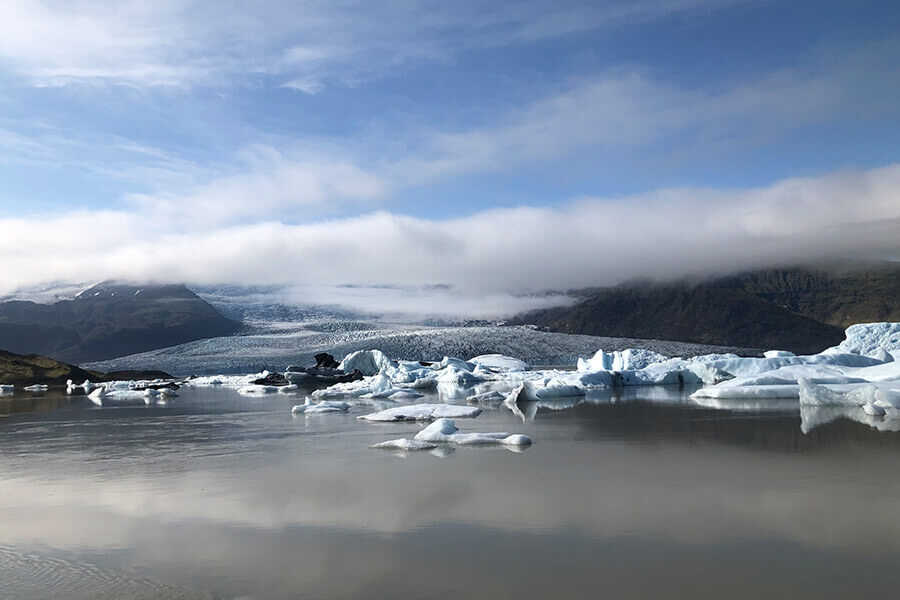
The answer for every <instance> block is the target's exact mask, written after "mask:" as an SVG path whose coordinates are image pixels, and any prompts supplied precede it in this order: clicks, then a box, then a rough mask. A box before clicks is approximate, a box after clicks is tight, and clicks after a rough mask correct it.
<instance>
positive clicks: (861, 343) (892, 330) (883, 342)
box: [825, 323, 900, 356]
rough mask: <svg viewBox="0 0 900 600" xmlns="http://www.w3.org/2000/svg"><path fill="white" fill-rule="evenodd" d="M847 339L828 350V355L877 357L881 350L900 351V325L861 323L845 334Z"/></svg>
mask: <svg viewBox="0 0 900 600" xmlns="http://www.w3.org/2000/svg"><path fill="white" fill-rule="evenodd" d="M845 336H846V339H845V340H844V341H843V342H841V343H840V344H838V345H837V346H834V347H833V348H829V349H828V350H826V351H825V352H826V353H842V352H850V353H853V354H862V355H865V356H876V355H878V354H879V351H880V350H885V351H887V352H893V351H897V350H900V323H860V324H858V325H851V326H850V327H848V328H847V331H846V332H845Z"/></svg>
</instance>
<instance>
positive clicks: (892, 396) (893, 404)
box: [875, 388, 900, 410]
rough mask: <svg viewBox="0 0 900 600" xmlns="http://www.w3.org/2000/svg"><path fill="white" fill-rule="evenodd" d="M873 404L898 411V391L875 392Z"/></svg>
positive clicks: (899, 391) (899, 394)
mask: <svg viewBox="0 0 900 600" xmlns="http://www.w3.org/2000/svg"><path fill="white" fill-rule="evenodd" d="M875 404H876V405H878V406H881V407H885V408H888V407H890V408H896V409H898V410H900V389H883V388H879V389H877V390H875Z"/></svg>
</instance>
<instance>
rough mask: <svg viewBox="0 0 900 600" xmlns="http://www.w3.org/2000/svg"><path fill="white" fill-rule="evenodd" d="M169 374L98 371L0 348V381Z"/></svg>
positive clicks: (161, 376)
mask: <svg viewBox="0 0 900 600" xmlns="http://www.w3.org/2000/svg"><path fill="white" fill-rule="evenodd" d="M171 377H172V376H171V375H169V374H168V373H165V372H163V371H117V372H111V373H101V372H99V371H90V370H88V369H82V368H80V367H76V366H74V365H69V364H66V363H64V362H60V361H58V360H54V359H52V358H47V357H46V356H38V355H37V354H26V355H21V354H13V353H12V352H6V351H5V350H0V384H13V385H31V384H34V383H43V384H48V385H58V384H64V383H66V381H67V380H69V379H71V380H72V381H74V382H76V383H83V382H84V381H85V380H86V379H88V380H90V381H94V382H99V381H113V380H117V379H169V378H171Z"/></svg>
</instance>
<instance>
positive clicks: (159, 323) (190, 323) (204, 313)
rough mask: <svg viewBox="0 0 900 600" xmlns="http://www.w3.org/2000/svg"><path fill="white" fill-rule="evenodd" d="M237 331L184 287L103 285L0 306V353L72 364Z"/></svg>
mask: <svg viewBox="0 0 900 600" xmlns="http://www.w3.org/2000/svg"><path fill="white" fill-rule="evenodd" d="M239 327H240V324H239V323H237V322H235V321H232V320H230V319H227V318H225V317H224V316H222V315H221V314H220V313H219V312H218V311H217V310H216V309H215V308H213V307H212V306H211V305H210V304H208V303H207V302H205V301H204V300H202V299H201V298H200V297H198V296H197V295H196V294H194V293H193V292H192V291H190V290H189V289H187V288H186V287H185V286H183V285H146V286H132V285H120V284H114V283H102V284H99V285H96V286H94V287H91V288H89V289H87V290H85V291H83V292H81V293H80V294H78V296H76V297H75V298H73V299H71V300H61V301H59V302H55V303H53V304H37V303H34V302H29V301H21V300H14V301H8V302H0V348H3V349H5V350H8V351H10V352H16V353H22V354H26V353H27V354H41V355H45V356H52V357H54V358H56V359H59V360H63V361H67V362H72V363H82V362H88V361H96V360H105V359H108V358H114V357H118V356H125V355H128V354H134V353H137V352H144V351H147V350H154V349H157V348H164V347H167V346H174V345H176V344H182V343H185V342H189V341H193V340H198V339H204V338H208V337H216V336H222V335H231V334H233V333H235V332H236V331H237V330H238V329H239Z"/></svg>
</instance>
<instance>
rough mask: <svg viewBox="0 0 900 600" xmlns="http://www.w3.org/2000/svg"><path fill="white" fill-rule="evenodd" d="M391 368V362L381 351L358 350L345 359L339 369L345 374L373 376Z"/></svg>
mask: <svg viewBox="0 0 900 600" xmlns="http://www.w3.org/2000/svg"><path fill="white" fill-rule="evenodd" d="M390 367H391V360H390V359H389V358H388V357H387V356H385V355H384V353H383V352H382V351H381V350H358V351H356V352H351V353H350V354H348V355H347V356H345V357H344V360H342V361H341V364H340V365H338V369H340V370H341V371H343V372H344V373H352V372H353V371H359V372H360V373H362V374H363V375H366V376H372V375H377V374H378V373H381V372H382V371H385V370H387V369H389V368H390Z"/></svg>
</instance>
